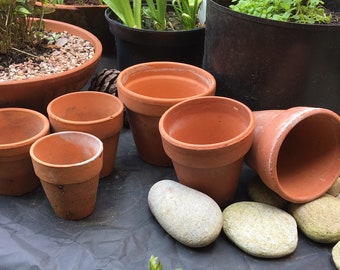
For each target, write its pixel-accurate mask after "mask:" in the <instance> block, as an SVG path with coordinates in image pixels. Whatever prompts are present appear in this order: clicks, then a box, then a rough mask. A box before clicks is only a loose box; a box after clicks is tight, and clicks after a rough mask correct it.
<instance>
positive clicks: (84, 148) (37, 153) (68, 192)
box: [30, 131, 103, 220]
mask: <svg viewBox="0 0 340 270" xmlns="http://www.w3.org/2000/svg"><path fill="white" fill-rule="evenodd" d="M102 151H103V144H102V142H101V141H100V140H99V139H98V138H97V137H95V136H93V135H90V134H88V133H83V132H76V131H65V132H57V133H53V134H50V135H48V136H45V137H43V138H41V139H39V140H37V141H36V142H35V143H34V144H33V145H32V147H31V149H30V155H31V158H32V162H33V166H34V171H35V173H36V174H37V175H38V177H39V178H40V180H41V183H42V186H43V188H44V191H45V193H46V196H47V198H48V200H49V202H50V204H51V206H52V208H53V210H54V212H55V214H56V215H57V216H58V217H60V218H64V219H71V220H76V219H81V218H84V217H86V216H88V215H90V214H91V213H92V212H93V210H94V208H95V202H96V196H97V188H98V181H99V173H100V171H101V168H102V165H103V157H102Z"/></svg>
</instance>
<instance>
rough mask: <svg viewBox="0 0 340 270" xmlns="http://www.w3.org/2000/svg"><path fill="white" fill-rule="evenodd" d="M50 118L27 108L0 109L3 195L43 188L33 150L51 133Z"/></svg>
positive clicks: (0, 157) (17, 194)
mask: <svg viewBox="0 0 340 270" xmlns="http://www.w3.org/2000/svg"><path fill="white" fill-rule="evenodd" d="M49 129H50V124H49V122H48V119H47V118H46V117H45V116H44V115H42V114H41V113H38V112H36V111H33V110H30V109H23V108H2V109H0V130H1V132H0V194H1V195H12V196H19V195H23V194H25V193H28V192H30V191H33V190H34V189H35V188H36V187H37V186H38V185H39V179H38V178H37V176H36V175H35V174H34V170H33V166H32V163H31V159H30V155H29V148H30V146H31V145H32V143H33V142H34V141H36V140H37V139H39V138H40V137H42V136H44V135H46V134H48V133H49Z"/></svg>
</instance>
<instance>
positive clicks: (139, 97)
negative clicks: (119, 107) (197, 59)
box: [117, 61, 216, 106]
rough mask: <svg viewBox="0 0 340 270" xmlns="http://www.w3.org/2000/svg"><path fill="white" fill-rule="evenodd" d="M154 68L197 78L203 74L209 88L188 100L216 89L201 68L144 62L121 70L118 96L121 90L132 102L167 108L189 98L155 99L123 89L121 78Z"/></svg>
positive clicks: (212, 78) (207, 73) (209, 77)
mask: <svg viewBox="0 0 340 270" xmlns="http://www.w3.org/2000/svg"><path fill="white" fill-rule="evenodd" d="M150 67H151V68H150ZM154 67H156V68H157V69H159V68H161V69H163V70H166V69H170V70H171V69H182V70H190V71H192V72H193V73H194V74H197V75H198V76H199V77H203V76H202V75H200V74H203V75H204V78H206V80H207V82H208V81H209V82H210V87H209V88H206V89H204V91H202V92H201V93H198V94H197V95H191V96H190V98H191V97H200V96H203V95H207V94H208V93H209V92H211V89H213V88H216V81H215V78H214V76H213V75H212V74H211V73H209V72H208V71H206V70H204V69H202V68H199V67H196V66H194V65H190V64H186V63H181V62H172V61H152V62H144V63H140V64H136V65H133V66H130V67H127V68H126V69H124V70H122V71H121V72H120V74H119V75H118V78H117V87H118V85H119V90H118V95H119V91H120V92H122V90H123V92H124V95H126V96H128V97H129V98H131V99H133V100H137V101H138V102H142V103H146V104H153V105H155V104H159V105H167V106H172V105H173V104H176V103H178V102H181V101H183V100H186V99H188V98H189V97H181V98H157V97H150V96H145V95H141V94H137V93H135V92H133V91H130V90H129V89H127V88H126V87H125V85H124V83H123V82H122V81H123V77H124V76H129V73H131V74H134V73H139V72H142V71H143V70H152V69H154ZM134 70H136V72H134ZM126 80H127V79H126Z"/></svg>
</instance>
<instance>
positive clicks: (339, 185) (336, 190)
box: [327, 176, 340, 197]
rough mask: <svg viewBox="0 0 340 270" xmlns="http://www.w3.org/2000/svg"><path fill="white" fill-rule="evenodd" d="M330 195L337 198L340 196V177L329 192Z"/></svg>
mask: <svg viewBox="0 0 340 270" xmlns="http://www.w3.org/2000/svg"><path fill="white" fill-rule="evenodd" d="M327 193H328V194H330V195H332V196H334V197H337V196H338V195H339V194H340V176H339V177H338V178H337V179H336V180H335V182H334V183H333V185H332V187H331V188H330V189H329V190H328V191H327Z"/></svg>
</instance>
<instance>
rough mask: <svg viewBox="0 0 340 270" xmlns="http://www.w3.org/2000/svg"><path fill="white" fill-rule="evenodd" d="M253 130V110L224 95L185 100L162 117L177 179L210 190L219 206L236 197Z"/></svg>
mask: <svg viewBox="0 0 340 270" xmlns="http://www.w3.org/2000/svg"><path fill="white" fill-rule="evenodd" d="M253 129H254V116H253V114H252V112H251V111H250V109H249V108H248V107H246V106H245V105H244V104H242V103H240V102H238V101H236V100H232V99H229V98H224V97H199V98H193V99H190V100H186V101H183V102H181V103H178V104H176V105H174V106H173V107H171V108H170V109H169V110H167V111H166V112H165V113H164V114H163V116H162V117H161V120H160V122H159V130H160V133H161V136H162V141H163V146H164V149H165V152H166V153H167V154H168V155H169V157H170V158H171V159H172V162H173V164H174V168H175V171H176V174H177V177H178V179H179V182H181V183H182V184H185V185H187V186H190V187H192V188H195V189H197V190H200V191H202V192H204V193H206V194H207V195H209V196H210V197H212V198H213V199H214V200H215V201H216V202H217V203H218V204H219V205H221V206H225V205H226V204H227V203H229V202H230V201H231V200H232V198H233V197H234V194H235V192H236V189H237V186H238V181H239V176H240V173H241V168H242V163H243V157H244V155H245V154H246V152H247V151H248V150H249V148H250V146H251V143H252V136H253Z"/></svg>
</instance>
